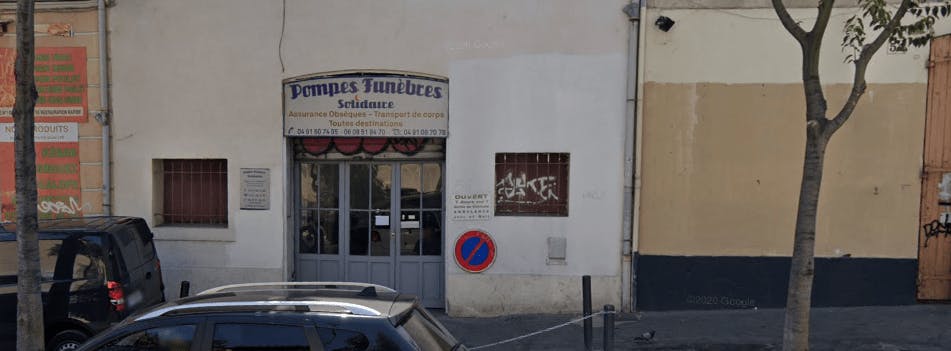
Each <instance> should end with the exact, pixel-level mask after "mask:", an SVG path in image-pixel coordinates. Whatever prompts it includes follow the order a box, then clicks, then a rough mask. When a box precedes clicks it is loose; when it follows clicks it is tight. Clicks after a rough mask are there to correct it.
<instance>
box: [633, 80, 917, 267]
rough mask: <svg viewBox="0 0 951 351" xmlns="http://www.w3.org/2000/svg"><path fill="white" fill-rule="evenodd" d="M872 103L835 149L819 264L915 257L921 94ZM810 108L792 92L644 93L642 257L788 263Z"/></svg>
mask: <svg viewBox="0 0 951 351" xmlns="http://www.w3.org/2000/svg"><path fill="white" fill-rule="evenodd" d="M847 89H848V87H847V86H844V85H835V86H829V87H827V89H826V90H827V92H828V93H829V95H833V94H835V95H837V96H838V97H841V96H844V94H845V92H846V91H847ZM867 94H868V96H867V99H865V101H864V103H863V104H862V105H860V106H859V108H858V109H857V110H856V112H855V116H854V119H853V120H852V121H851V122H850V123H849V124H846V125H845V126H844V127H843V128H842V129H841V130H840V131H839V132H838V133H837V134H836V136H835V137H834V138H833V140H832V142H831V143H830V146H829V149H828V153H827V158H826V164H825V172H824V178H823V186H822V193H821V196H820V204H819V219H818V223H819V225H818V228H817V243H816V253H817V255H819V256H841V255H843V254H846V253H849V254H852V255H853V256H858V257H916V254H917V252H916V245H917V241H916V240H917V230H916V229H917V223H918V217H917V215H918V196H919V191H920V181H919V177H918V171H919V169H920V157H915V155H919V154H920V153H921V142H922V135H923V134H922V130H923V128H924V125H923V123H924V119H923V116H924V100H925V88H924V86H923V85H921V84H887V85H873V86H871V87H869V90H868V93H867ZM839 101H841V98H837V99H830V105H837V103H838V102H839ZM803 106H804V98H803V97H802V90H801V87H799V86H797V85H795V84H736V85H729V84H716V83H698V84H660V83H650V84H647V85H646V86H645V105H644V109H645V110H644V115H645V116H646V118H645V121H644V128H645V133H644V159H643V160H642V162H643V163H644V169H643V174H642V176H641V177H642V178H641V179H642V183H643V189H642V193H641V196H642V203H643V204H644V205H643V206H642V210H641V223H640V233H641V235H640V240H639V242H640V252H641V253H642V254H664V255H730V256H732V255H744V256H760V255H767V256H774V255H789V254H791V250H792V233H793V228H794V225H795V219H796V205H797V199H798V195H799V181H800V179H801V178H800V177H801V175H802V159H803V153H804V148H805V146H804V145H805V137H804V134H803V133H804V130H805V126H804V123H803V122H802V120H803V117H802V116H803V115H804V113H805V109H804V107H803Z"/></svg>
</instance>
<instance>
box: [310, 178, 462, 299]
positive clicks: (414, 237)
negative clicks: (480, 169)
mask: <svg viewBox="0 0 951 351" xmlns="http://www.w3.org/2000/svg"><path fill="white" fill-rule="evenodd" d="M297 166H298V167H297V168H298V169H297V172H296V173H297V174H298V177H299V182H295V183H297V184H298V190H299V191H298V192H297V194H298V201H297V202H298V206H297V208H298V209H299V211H297V212H298V214H297V219H296V223H297V231H296V233H298V234H297V239H296V240H295V241H296V244H297V245H296V246H297V247H296V248H297V269H296V272H297V274H296V278H297V279H298V280H301V281H312V280H319V281H353V282H367V283H374V284H380V285H385V286H388V287H393V288H395V289H397V290H399V291H400V292H403V293H410V294H415V295H417V296H419V297H420V299H421V300H422V301H423V303H424V305H426V306H427V307H442V306H443V300H444V298H443V296H444V292H443V291H444V283H443V279H444V274H443V269H444V267H443V262H444V260H443V239H444V233H443V207H444V206H443V183H444V182H443V179H444V173H443V166H442V163H441V162H420V161H399V162H326V163H325V162H314V163H306V162H301V163H298V164H297Z"/></svg>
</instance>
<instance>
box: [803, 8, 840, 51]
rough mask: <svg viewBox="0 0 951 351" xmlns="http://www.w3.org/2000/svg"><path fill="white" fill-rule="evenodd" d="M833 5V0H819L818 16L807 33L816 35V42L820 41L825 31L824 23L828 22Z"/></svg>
mask: <svg viewBox="0 0 951 351" xmlns="http://www.w3.org/2000/svg"><path fill="white" fill-rule="evenodd" d="M833 5H835V0H821V1H819V16H818V18H816V24H814V25H812V30H811V31H809V34H812V35H815V36H816V41H817V42H822V35H823V34H825V32H826V25H828V24H829V18H830V17H832V7H833ZM817 45H818V44H817Z"/></svg>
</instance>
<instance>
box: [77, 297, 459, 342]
mask: <svg viewBox="0 0 951 351" xmlns="http://www.w3.org/2000/svg"><path fill="white" fill-rule="evenodd" d="M80 350H97V351H105V350H163V351H164V350H169V351H200V350H216V351H218V350H222V351H224V350H289V351H297V350H326V351H365V350H374V351H382V350H387V351H390V350H392V351H401V350H406V351H409V350H414V351H416V350H418V351H436V350H439V351H449V350H453V351H455V350H465V347H464V346H462V344H460V343H459V342H457V341H456V339H455V338H453V337H452V335H451V334H450V333H449V331H447V330H446V329H445V328H444V327H443V326H442V324H440V323H439V322H438V321H437V320H436V319H435V318H433V316H432V315H430V314H429V312H427V311H426V310H425V309H423V308H422V307H420V306H419V300H418V299H417V298H416V297H415V296H412V295H402V294H399V293H397V292H396V291H393V290H391V289H389V288H386V287H382V286H378V285H369V284H359V283H326V282H313V283H307V282H297V283H257V284H238V285H229V286H223V287H219V288H215V289H211V290H207V291H204V292H202V293H200V294H198V295H197V296H194V297H188V298H183V299H181V300H178V301H173V302H169V303H166V304H164V305H161V306H157V307H155V308H152V309H150V310H148V311H144V312H142V313H140V314H138V315H134V316H131V317H129V318H128V319H126V320H125V321H123V322H121V323H119V324H118V325H116V326H115V327H113V328H112V329H110V330H108V331H106V332H104V333H102V334H100V335H98V336H96V337H95V338H93V339H91V340H89V342H87V343H86V344H84V345H82V347H81V348H80Z"/></svg>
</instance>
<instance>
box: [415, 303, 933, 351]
mask: <svg viewBox="0 0 951 351" xmlns="http://www.w3.org/2000/svg"><path fill="white" fill-rule="evenodd" d="M434 313H435V314H436V316H437V318H438V319H439V320H440V321H441V322H442V323H443V324H444V325H445V326H446V327H447V328H448V329H449V330H450V331H452V333H453V334H454V335H455V336H456V337H457V338H459V339H460V341H462V342H463V343H465V344H466V346H469V347H475V346H480V345H486V344H490V343H494V342H496V341H500V340H505V339H508V338H513V337H517V336H520V335H524V334H528V333H531V332H534V331H537V330H541V329H545V328H549V327H552V326H555V325H558V324H562V323H565V322H568V321H570V320H573V319H576V318H578V317H580V313H579V314H576V315H518V316H507V317H495V318H452V317H449V316H447V315H446V314H445V313H442V312H440V311H435V312H434ZM601 325H602V322H601V316H598V317H597V318H595V319H594V326H595V329H594V343H593V345H594V349H596V350H597V349H602V346H601V345H602V341H601V340H602V338H601V336H602V333H603V330H602V328H601ZM615 327H616V328H615V331H616V332H615V343H614V345H615V350H656V351H659V350H697V351H701V350H704V351H706V350H710V351H714V350H716V351H719V350H723V351H728V350H729V351H732V350H750V351H752V350H780V349H781V345H780V343H781V341H782V329H783V310H781V309H765V310H718V311H677V312H640V313H636V314H619V315H617V321H616V322H615ZM650 330H654V331H655V334H654V338H653V340H652V341H651V342H639V341H635V337H637V336H640V335H641V334H643V333H645V332H648V331H650ZM811 339H812V348H811V349H812V350H815V351H825V350H848V351H866V350H868V351H871V350H882V351H898V350H903V351H904V350H907V351H939V350H951V305H913V306H888V307H849V308H814V309H813V310H812V331H811ZM481 350H490V351H495V350H545V351H556V350H584V341H583V328H582V325H581V323H576V324H572V325H568V326H566V327H563V328H559V329H557V330H554V331H551V332H548V333H544V334H541V335H536V336H533V337H529V338H526V339H522V340H519V341H516V342H513V343H508V344H505V345H499V346H495V347H490V348H484V349H481Z"/></svg>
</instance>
